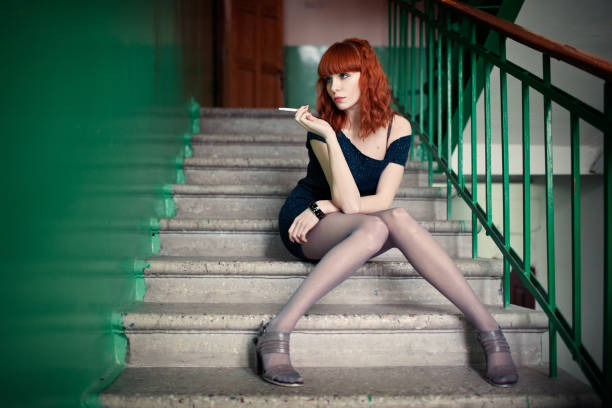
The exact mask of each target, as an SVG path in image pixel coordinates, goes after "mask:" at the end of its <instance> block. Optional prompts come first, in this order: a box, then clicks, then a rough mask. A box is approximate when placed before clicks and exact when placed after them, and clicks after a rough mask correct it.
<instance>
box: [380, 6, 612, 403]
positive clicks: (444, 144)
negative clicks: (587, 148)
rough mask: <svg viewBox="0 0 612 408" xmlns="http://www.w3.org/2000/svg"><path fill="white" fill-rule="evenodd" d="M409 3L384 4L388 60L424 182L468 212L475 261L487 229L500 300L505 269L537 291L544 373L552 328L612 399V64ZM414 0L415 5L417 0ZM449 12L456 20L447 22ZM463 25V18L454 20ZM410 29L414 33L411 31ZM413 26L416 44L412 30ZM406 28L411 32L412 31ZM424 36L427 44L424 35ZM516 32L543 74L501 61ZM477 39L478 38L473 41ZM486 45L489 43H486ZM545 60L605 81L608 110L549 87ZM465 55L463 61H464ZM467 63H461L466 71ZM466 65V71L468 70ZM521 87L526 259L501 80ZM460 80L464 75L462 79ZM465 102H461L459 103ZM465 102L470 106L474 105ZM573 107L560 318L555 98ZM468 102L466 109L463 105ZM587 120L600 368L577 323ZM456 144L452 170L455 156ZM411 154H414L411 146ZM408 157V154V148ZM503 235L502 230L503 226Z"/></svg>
mask: <svg viewBox="0 0 612 408" xmlns="http://www.w3.org/2000/svg"><path fill="white" fill-rule="evenodd" d="M416 3H417V2H416V1H415V0H389V47H390V52H389V60H388V67H387V69H388V74H389V78H390V83H391V85H392V89H393V92H394V98H395V101H396V104H397V106H398V107H399V110H400V111H401V112H402V113H403V114H405V115H406V116H407V117H408V118H410V119H411V121H412V123H413V128H415V129H418V131H417V133H418V134H419V138H420V139H421V144H420V146H419V148H421V149H423V151H422V152H421V154H420V157H421V158H423V157H424V160H426V161H427V164H428V170H429V185H431V183H432V181H433V177H432V172H433V167H434V166H433V164H434V163H433V162H435V163H436V164H437V167H438V170H441V171H442V172H443V173H444V174H445V175H446V177H447V181H446V184H447V203H448V204H447V216H448V217H450V216H451V205H450V204H451V202H450V200H451V198H452V194H451V193H452V189H453V188H454V189H455V191H456V192H457V195H458V196H459V197H461V198H462V199H463V200H464V201H465V203H466V204H467V205H468V207H469V208H470V209H471V210H472V256H473V257H477V256H478V255H477V254H478V246H477V231H478V222H480V224H481V225H482V227H483V228H484V229H485V230H486V233H487V235H488V236H489V237H490V238H491V239H492V241H493V242H494V243H495V245H496V246H497V247H498V248H499V251H500V252H501V253H502V255H503V257H504V277H503V289H504V293H503V294H504V306H506V307H507V306H509V303H510V296H509V284H510V267H512V268H513V269H514V270H516V271H517V272H518V276H519V278H520V279H521V282H522V283H523V285H524V286H525V288H526V289H527V290H529V291H530V292H531V294H532V295H533V296H534V297H535V299H536V301H537V302H538V304H539V305H540V306H541V307H542V310H543V311H544V312H545V313H546V315H547V317H548V319H549V323H550V324H549V343H550V344H549V349H550V360H549V361H550V363H549V375H550V376H551V377H556V376H557V334H558V335H559V337H560V338H561V339H562V340H563V341H564V342H565V344H566V345H567V347H568V349H569V350H570V352H571V353H572V355H573V357H574V360H576V362H577V363H578V364H579V366H580V368H581V369H582V370H583V372H584V374H585V376H586V377H587V378H588V380H589V381H590V383H591V385H592V386H593V388H594V389H595V391H596V392H597V393H598V394H599V395H600V396H601V397H602V399H603V400H604V403H610V402H612V139H611V138H612V63H611V62H609V61H606V60H605V59H603V58H600V57H596V56H593V55H590V54H588V53H585V52H583V51H579V50H576V49H574V48H573V47H570V46H566V45H561V44H559V43H556V42H554V41H552V40H549V39H547V38H545V37H542V36H540V35H537V34H535V33H531V32H530V31H528V30H525V29H523V28H522V27H519V26H516V25H514V24H512V23H510V22H508V21H505V20H501V19H499V18H497V17H494V16H491V15H488V14H486V13H484V12H481V11H479V10H476V9H473V8H471V7H470V6H467V5H465V4H461V3H459V2H457V1H456V0H425V1H424V10H423V9H419V8H417V6H416ZM419 3H420V2H419ZM453 18H454V20H453ZM457 22H459V24H454V23H457ZM483 26H485V28H486V29H487V32H490V33H495V32H497V34H498V35H494V36H492V35H489V38H488V39H487V41H486V46H483V45H482V44H481V43H479V42H478V41H477V35H476V34H477V28H480V29H481V28H482V27H483ZM409 28H410V30H409ZM417 28H418V44H417V41H416V38H417V36H416V35H415V34H416V29H417ZM409 31H410V35H409ZM424 37H425V40H426V41H424ZM507 38H512V39H514V40H516V41H518V42H520V43H522V44H525V45H526V46H528V47H531V48H533V49H534V50H538V51H540V52H541V53H542V72H543V75H542V77H541V78H540V77H538V76H536V75H534V74H533V73H531V72H529V71H527V70H526V69H524V68H522V67H520V66H519V65H516V64H515V63H512V62H510V61H508V60H507V59H506V39H507ZM479 41H482V40H479ZM491 45H492V47H490V46H491ZM551 57H555V58H558V59H560V60H562V61H564V62H566V63H568V64H571V65H573V66H576V67H578V68H580V69H582V70H583V71H586V72H589V73H591V74H594V75H596V76H598V77H600V78H602V79H604V81H605V83H604V86H603V91H604V92H603V94H604V108H603V111H602V110H601V109H597V108H594V107H592V106H590V105H589V104H587V103H585V102H584V101H582V100H580V99H578V98H576V97H574V96H572V95H570V94H568V93H566V92H564V91H562V90H561V89H559V88H557V87H555V86H554V85H553V84H552V83H551ZM464 59H465V60H466V63H465V64H464ZM464 66H465V67H466V68H464ZM493 66H495V67H497V68H499V85H500V92H499V94H498V95H492V92H491V81H492V80H491V78H490V73H491V69H492V67H493ZM464 70H465V75H464ZM508 75H510V76H512V77H514V78H515V79H517V80H518V81H519V82H520V84H521V96H520V102H521V105H522V130H521V131H522V136H523V138H522V139H523V140H522V148H523V175H522V181H523V234H524V237H523V238H524V241H523V257H522V259H521V256H520V255H519V254H518V253H517V251H516V250H515V249H514V248H512V246H511V245H510V207H509V170H508V162H509V155H508V144H509V126H508V120H509V119H508V106H509V102H508V99H509V98H510V96H509V93H508V85H507V76H508ZM464 76H465V79H466V81H464ZM530 90H533V91H535V92H538V93H540V94H542V96H543V101H544V110H543V115H542V117H541V118H538V119H540V120H542V121H543V124H544V128H543V136H544V138H543V139H544V146H545V151H544V153H545V154H544V158H543V159H544V163H545V175H546V177H545V180H546V256H547V268H548V271H547V272H548V273H547V287H546V288H545V287H544V286H543V285H542V284H541V283H540V281H539V280H538V279H537V278H536V277H535V276H533V275H532V274H531V273H530V265H531V252H530V251H531V249H530V242H531V236H530V226H531V209H530V201H531V200H530V177H531V176H530V175H531V168H530V144H531V141H530V123H532V122H533V118H532V117H530V108H529V104H530V102H529V101H530ZM481 92H483V93H484V105H485V106H484V115H483V116H482V117H481V116H480V114H479V113H477V109H476V101H477V99H478V97H479V96H480V94H481ZM493 96H495V98H498V99H499V101H500V107H501V121H500V124H501V128H500V129H499V133H500V135H501V141H502V146H501V150H502V173H503V178H502V187H503V229H502V228H499V227H498V226H497V225H495V223H493V220H492V197H491V191H492V187H491V183H492V178H491V162H492V160H491V159H492V155H491V136H492V120H491V100H492V98H493ZM464 99H467V102H465V103H464ZM470 102H471V108H470ZM553 102H554V103H556V104H557V105H558V106H559V107H560V108H562V109H564V110H565V111H567V112H568V113H569V116H570V126H569V129H568V132H569V135H570V138H571V176H572V180H573V183H572V188H571V205H572V209H571V230H572V236H571V239H572V245H571V247H572V248H571V254H572V264H571V274H572V317H571V319H570V320H568V319H566V317H565V316H564V315H563V313H562V312H561V310H560V309H559V307H558V306H557V303H556V270H555V245H554V240H555V228H554V183H553V175H554V174H553V156H552V152H553V137H552V133H553V132H552V104H553ZM464 108H465V109H464ZM464 115H465V116H467V117H469V118H471V121H470V122H471V136H472V140H471V150H472V151H471V161H472V174H471V190H468V189H467V185H468V182H467V181H466V180H465V177H464V175H463V149H464V147H463V131H464V127H465V123H466V122H464V120H463V116H464ZM477 116H478V117H477ZM478 120H480V121H484V141H485V149H484V150H485V152H484V156H485V157H484V160H483V161H484V163H485V172H486V208H485V209H483V208H482V207H481V205H480V203H479V201H478V197H477V192H478V188H477V187H478V182H477V180H478V171H477V166H476V162H477V160H478V158H477V149H476V146H477V145H478V144H479V143H480V142H479V141H478V134H479V131H478V130H477V122H478ZM581 121H584V122H585V123H589V124H590V125H592V126H593V127H594V128H596V129H599V130H600V131H601V132H602V134H603V144H604V182H603V190H604V194H603V201H604V211H603V217H602V218H603V224H604V254H603V264H604V270H603V276H604V285H603V286H604V288H603V289H604V290H603V295H604V299H603V301H604V311H603V312H604V313H603V314H604V318H603V328H604V330H603V331H604V336H603V349H604V350H603V351H604V352H603V364H602V367H603V369H600V368H599V367H598V364H597V363H596V362H595V361H594V359H593V358H592V357H591V354H590V352H589V351H588V350H587V349H586V348H585V346H584V344H583V341H582V321H581V279H582V274H581V245H580V243H581V238H580V216H581V210H580V177H581V176H580V123H581ZM454 138H456V140H457V147H458V150H457V153H458V160H457V161H458V174H457V173H455V171H454V170H453V166H454V164H453V163H452V161H451V153H452V151H453V147H452V144H451V141H452V140H453V139H454ZM417 154H419V153H418V152H417ZM411 157H412V152H411ZM501 231H503V233H502V232H501Z"/></svg>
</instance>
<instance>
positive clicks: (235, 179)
mask: <svg viewBox="0 0 612 408" xmlns="http://www.w3.org/2000/svg"><path fill="white" fill-rule="evenodd" d="M307 164H308V161H307V160H306V159H304V158H297V157H293V158H291V157H284V158H269V157H253V158H244V157H217V158H215V157H190V158H186V159H185V163H184V170H185V177H186V182H187V183H188V184H208V185H210V184H213V185H219V184H275V185H278V184H283V185H294V186H295V184H296V183H297V182H298V180H300V179H301V178H303V177H305V176H306V166H307ZM427 179H428V175H427V171H426V164H425V163H423V162H419V161H408V162H406V171H405V175H404V178H403V180H402V184H401V186H402V187H415V186H427V185H428V181H427ZM441 181H444V175H443V174H440V173H436V174H434V182H441Z"/></svg>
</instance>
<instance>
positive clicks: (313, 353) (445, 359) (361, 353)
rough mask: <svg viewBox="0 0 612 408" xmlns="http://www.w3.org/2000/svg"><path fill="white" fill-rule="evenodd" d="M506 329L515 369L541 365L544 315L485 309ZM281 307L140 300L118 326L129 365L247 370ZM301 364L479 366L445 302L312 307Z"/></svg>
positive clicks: (476, 352)
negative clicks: (260, 334)
mask: <svg viewBox="0 0 612 408" xmlns="http://www.w3.org/2000/svg"><path fill="white" fill-rule="evenodd" d="M486 307H487V309H488V310H489V311H490V312H491V313H492V315H493V316H494V318H495V319H496V320H497V322H498V323H499V324H500V326H501V327H502V328H503V329H504V334H505V335H506V338H507V340H508V343H509V344H510V347H511V348H512V350H513V358H514V361H515V363H516V364H519V365H526V364H540V363H541V362H542V351H541V342H542V334H543V333H545V332H546V330H547V327H548V322H547V320H546V316H545V314H544V313H543V312H539V311H534V310H530V309H525V308H522V307H519V306H511V307H509V308H507V309H504V308H500V307H495V306H486ZM281 308H282V305H281V304H265V303H256V304H231V303H228V304H218V303H217V304H215V303H143V304H140V305H138V306H137V307H135V308H134V309H133V310H131V311H129V312H127V313H126V314H125V316H124V319H123V323H124V326H125V329H126V335H127V337H128V340H129V344H130V355H129V358H128V360H129V361H128V365H130V366H163V367H179V366H181V367H183V366H184V367H187V366H189V367H195V366H198V367H247V366H251V367H252V366H253V363H254V359H253V357H254V353H253V345H252V339H253V337H254V335H255V332H256V328H257V327H258V326H259V324H260V323H261V322H262V321H268V320H269V319H270V318H271V317H273V316H274V315H275V314H276V313H278V312H279V311H280V309H281ZM291 338H292V355H291V359H292V361H293V362H294V364H296V366H298V367H300V366H303V367H306V366H309V367H342V366H351V367H366V366H403V365H467V364H483V363H484V354H483V353H482V351H481V348H480V345H479V344H478V343H477V342H476V337H475V333H474V331H473V329H472V328H471V326H470V325H469V323H468V322H467V321H466V320H465V317H464V316H463V314H462V313H461V312H460V311H459V310H458V309H457V308H456V307H454V306H449V305H422V304H418V305H358V304H355V305H328V304H315V305H314V306H313V307H312V308H311V309H310V310H309V311H308V313H307V314H306V315H305V316H304V317H303V318H302V319H300V320H299V322H298V324H297V327H296V329H295V331H294V332H293V333H292V337H291Z"/></svg>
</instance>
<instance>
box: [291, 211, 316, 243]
mask: <svg viewBox="0 0 612 408" xmlns="http://www.w3.org/2000/svg"><path fill="white" fill-rule="evenodd" d="M317 222H319V219H318V218H317V216H316V215H314V213H313V212H312V211H310V208H307V209H305V210H304V211H303V212H302V213H301V214H300V215H298V216H297V217H295V219H294V220H293V223H292V224H291V227H289V241H291V242H297V243H298V244H304V243H305V242H307V241H308V240H307V239H306V234H308V231H310V230H311V229H312V227H314V226H315V225H317Z"/></svg>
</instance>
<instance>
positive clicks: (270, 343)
mask: <svg viewBox="0 0 612 408" xmlns="http://www.w3.org/2000/svg"><path fill="white" fill-rule="evenodd" d="M268 324H269V323H268ZM268 324H265V325H264V324H263V322H262V324H261V326H260V328H259V332H258V333H257V337H256V338H254V339H253V343H255V353H256V354H257V374H259V375H261V377H262V378H263V379H264V380H265V381H267V382H269V383H272V384H276V385H280V386H283V387H302V386H304V380H303V379H302V376H301V375H300V374H299V373H298V372H297V371H295V369H294V368H293V366H292V365H291V364H282V365H278V366H273V367H270V368H268V369H267V370H265V371H264V368H263V355H264V354H269V353H282V354H289V336H290V333H281V332H273V331H267V330H266V329H267V328H268Z"/></svg>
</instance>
